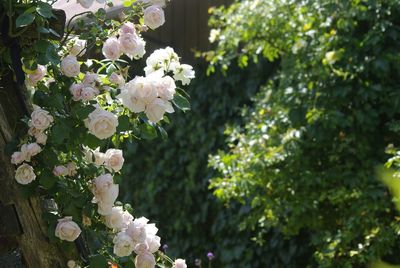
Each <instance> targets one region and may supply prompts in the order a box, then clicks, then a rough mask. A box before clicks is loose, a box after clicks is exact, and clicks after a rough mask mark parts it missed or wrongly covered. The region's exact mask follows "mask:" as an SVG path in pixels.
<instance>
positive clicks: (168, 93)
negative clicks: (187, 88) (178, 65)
mask: <svg viewBox="0 0 400 268" xmlns="http://www.w3.org/2000/svg"><path fill="white" fill-rule="evenodd" d="M155 86H156V88H157V93H158V96H159V97H160V98H162V99H163V100H172V99H173V98H174V94H175V92H176V91H175V89H176V85H175V81H174V79H172V77H170V76H164V77H161V78H160V79H158V80H157V81H156V83H155Z"/></svg>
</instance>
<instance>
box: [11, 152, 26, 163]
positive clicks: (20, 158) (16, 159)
mask: <svg viewBox="0 0 400 268" xmlns="http://www.w3.org/2000/svg"><path fill="white" fill-rule="evenodd" d="M24 161H25V157H24V154H23V153H21V152H14V153H13V154H12V155H11V164H14V165H19V164H21V163H22V162H24Z"/></svg>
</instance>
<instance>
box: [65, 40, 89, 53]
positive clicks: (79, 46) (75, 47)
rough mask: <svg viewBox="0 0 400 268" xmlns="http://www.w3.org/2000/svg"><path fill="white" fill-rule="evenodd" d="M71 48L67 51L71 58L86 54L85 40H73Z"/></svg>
mask: <svg viewBox="0 0 400 268" xmlns="http://www.w3.org/2000/svg"><path fill="white" fill-rule="evenodd" d="M71 43H72V46H71V49H70V50H69V53H70V54H71V55H73V56H76V57H78V56H82V55H83V54H85V52H86V40H82V39H79V38H77V37H76V38H74V39H72V41H71Z"/></svg>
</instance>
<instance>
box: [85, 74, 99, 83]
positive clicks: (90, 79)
mask: <svg viewBox="0 0 400 268" xmlns="http://www.w3.org/2000/svg"><path fill="white" fill-rule="evenodd" d="M99 82H100V79H99V76H98V74H95V73H89V72H88V73H86V74H85V76H84V77H83V81H82V83H83V84H84V85H86V86H95V85H96V83H99Z"/></svg>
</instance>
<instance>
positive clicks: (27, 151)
mask: <svg viewBox="0 0 400 268" xmlns="http://www.w3.org/2000/svg"><path fill="white" fill-rule="evenodd" d="M41 151H42V148H41V147H40V146H39V145H38V144H37V143H36V142H34V143H29V144H23V145H22V146H21V153H22V155H23V157H24V159H25V161H27V162H30V161H31V158H32V157H33V156H35V155H37V154H38V153H40V152H41Z"/></svg>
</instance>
